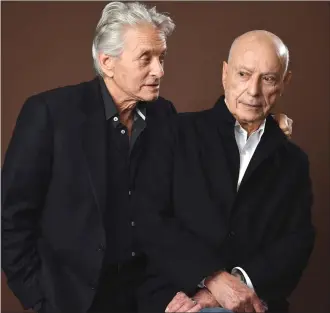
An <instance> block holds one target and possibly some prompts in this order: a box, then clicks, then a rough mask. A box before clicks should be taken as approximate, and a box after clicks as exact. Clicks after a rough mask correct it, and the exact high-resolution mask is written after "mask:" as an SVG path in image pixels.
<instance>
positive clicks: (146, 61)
mask: <svg viewBox="0 0 330 313" xmlns="http://www.w3.org/2000/svg"><path fill="white" fill-rule="evenodd" d="M140 60H141V62H142V63H143V64H148V63H150V61H151V58H148V57H143V58H141V59H140Z"/></svg>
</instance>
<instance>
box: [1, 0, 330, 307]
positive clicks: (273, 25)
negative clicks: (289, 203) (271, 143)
mask: <svg viewBox="0 0 330 313" xmlns="http://www.w3.org/2000/svg"><path fill="white" fill-rule="evenodd" d="M149 4H151V3H150V2H149ZM153 4H156V5H157V8H158V9H159V10H161V11H165V12H169V13H170V14H171V16H172V17H173V18H174V20H175V22H176V24H177V29H176V31H175V33H174V35H173V36H172V37H171V39H170V40H169V42H168V46H169V54H168V58H167V60H166V68H165V70H166V75H165V77H166V78H165V80H164V82H163V85H162V90H161V94H162V95H163V96H165V97H167V98H169V99H171V100H172V101H174V103H175V105H176V107H177V109H178V110H179V111H195V110H202V109H205V108H209V107H211V106H212V105H213V103H214V102H215V100H216V98H217V97H218V95H219V94H220V93H221V80H220V77H221V62H222V61H223V60H225V59H226V57H227V52H228V50H229V47H230V44H231V42H232V40H233V39H234V38H235V37H236V36H238V35H240V34H242V33H243V32H246V31H248V30H252V29H267V30H269V31H272V32H274V33H276V34H277V35H279V36H280V37H281V38H282V39H283V40H284V41H285V42H286V43H287V45H288V47H289V49H290V52H291V59H292V70H293V79H292V83H291V87H290V88H288V89H287V91H286V94H285V96H284V98H283V100H282V103H281V110H284V111H285V112H286V113H287V114H288V115H289V116H290V117H292V118H293V120H294V135H293V140H294V141H295V142H297V143H298V144H299V145H300V146H301V147H302V148H303V149H304V150H305V151H307V153H308V155H309V157H310V161H311V172H312V179H313V183H314V191H315V198H316V199H315V205H314V208H313V218H314V223H315V225H316V227H317V235H318V237H317V241H316V246H315V249H314V253H313V256H312V259H311V261H310V266H309V267H308V269H307V270H306V272H305V274H304V276H303V278H302V280H301V283H300V284H299V287H298V288H297V289H296V291H295V292H294V294H293V297H292V302H293V305H292V312H329V311H330V300H329V299H330V297H329V294H330V293H329V278H330V275H329V273H330V270H329V268H330V253H329V249H328V247H329V243H330V240H329V215H330V214H329V142H330V141H329V119H330V114H329V104H330V101H329V100H330V97H329V86H330V79H329V55H330V49H329V32H330V30H329V29H330V27H329V16H330V7H329V3H326V2H315V3H312V2H310V3H308V2H288V3H285V2H277V3H276V2H253V3H252V2H250V3H249V2H203V3H202V2H159V3H153ZM1 5H2V75H3V76H2V80H1V82H2V155H1V156H2V160H3V155H4V153H5V151H6V148H7V145H8V142H9V139H10V137H11V133H12V129H13V126H14V123H15V120H16V117H17V114H18V112H19V110H20V108H21V105H22V103H23V102H24V100H25V99H26V98H27V97H28V96H30V95H31V94H33V93H38V92H41V91H43V90H47V89H51V88H55V87H58V86H61V85H66V84H73V83H78V82H80V81H83V80H89V79H90V78H92V77H93V75H94V72H93V70H92V58H91V42H92V37H93V32H94V28H95V26H96V23H97V21H98V19H99V16H100V13H101V10H102V8H103V6H104V5H105V2H34V3H33V2H31V3H26V2H25V3H24V2H2V3H1ZM1 295H2V312H18V311H22V309H21V307H20V305H19V303H18V301H17V300H16V299H15V297H14V296H13V294H12V293H11V292H10V291H9V289H8V288H7V286H6V283H5V277H4V275H2V292H1Z"/></svg>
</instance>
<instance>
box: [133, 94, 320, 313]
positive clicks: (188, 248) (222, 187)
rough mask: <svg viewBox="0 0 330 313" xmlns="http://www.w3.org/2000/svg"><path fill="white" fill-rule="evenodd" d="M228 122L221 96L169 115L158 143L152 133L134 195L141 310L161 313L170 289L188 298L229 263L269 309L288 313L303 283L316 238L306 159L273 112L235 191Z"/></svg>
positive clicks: (234, 149)
mask: <svg viewBox="0 0 330 313" xmlns="http://www.w3.org/2000/svg"><path fill="white" fill-rule="evenodd" d="M234 125H235V119H234V117H233V116H232V115H231V114H230V112H229V111H228V109H227V107H226V105H225V103H224V100H223V97H222V98H220V99H219V101H218V102H217V103H216V105H215V107H214V108H212V109H210V110H207V111H203V112H197V113H187V114H179V116H175V117H174V119H173V121H172V122H171V123H168V127H166V125H163V127H161V128H159V129H160V130H161V134H157V136H154V137H155V138H157V139H156V140H153V139H152V138H153V135H155V134H153V135H152V134H149V135H150V136H151V139H150V140H153V144H150V143H149V148H150V149H148V151H147V154H146V156H145V158H144V161H145V165H144V166H142V167H140V169H141V174H138V177H140V178H141V180H139V179H138V180H137V181H138V184H137V186H138V190H137V192H136V193H135V195H136V198H135V201H136V205H137V209H136V212H138V215H137V217H136V218H137V230H140V232H139V238H140V240H141V244H142V245H143V248H144V249H145V251H146V253H147V254H148V257H149V259H150V266H149V281H148V282H147V283H146V285H145V286H144V287H143V288H144V289H143V292H144V293H145V294H148V295H149V299H150V301H149V303H145V307H144V309H145V310H147V309H150V310H155V311H162V310H164V308H165V306H166V304H167V303H168V302H169V301H170V300H171V298H172V297H173V296H174V295H175V292H177V291H179V290H182V291H184V292H186V293H188V294H193V293H194V292H195V289H196V286H197V284H198V283H199V282H200V281H201V280H202V279H203V278H204V277H206V276H207V275H210V274H212V273H213V272H215V271H217V270H220V269H227V270H228V271H230V270H231V269H232V268H233V267H235V266H240V267H242V268H243V269H244V270H245V271H246V272H247V274H248V275H249V277H250V278H251V280H252V283H253V285H254V287H255V289H256V292H257V294H258V295H259V297H261V298H262V299H264V300H265V301H267V302H268V303H269V307H270V309H271V308H273V309H278V308H281V309H284V307H285V306H286V301H285V299H286V298H287V297H288V296H289V295H290V293H291V292H292V290H293V289H294V288H295V286H296V285H297V283H298V281H299V278H300V276H301V274H302V271H303V269H304V268H305V266H306V264H307V261H308V258H309V255H310V253H311V251H312V247H313V241H314V231H313V227H312V224H311V206H312V190H311V182H310V177H309V165H308V159H307V156H306V154H305V153H304V152H303V151H302V150H301V149H300V148H299V147H297V146H296V145H295V144H294V143H292V142H291V141H289V140H288V139H287V138H286V137H285V135H284V134H283V133H282V131H281V130H280V128H279V127H278V125H277V123H276V122H275V121H274V120H273V118H272V117H271V116H269V117H268V118H267V122H266V128H265V132H264V134H263V136H262V139H261V142H260V143H259V145H258V147H257V149H256V151H255V153H254V155H253V158H252V160H251V162H250V164H249V166H248V169H247V171H246V173H245V176H244V178H243V180H242V183H241V185H240V189H239V191H238V192H237V188H236V186H237V181H238V173H239V152H238V148H237V144H236V141H235V136H234ZM159 138H162V140H160V139H159ZM146 216H148V219H146V218H144V217H146ZM139 217H140V218H139ZM146 298H148V297H146Z"/></svg>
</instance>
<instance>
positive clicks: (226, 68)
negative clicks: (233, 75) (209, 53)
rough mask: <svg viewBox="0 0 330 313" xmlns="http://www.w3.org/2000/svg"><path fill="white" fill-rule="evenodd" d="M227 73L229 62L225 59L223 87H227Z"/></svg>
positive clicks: (223, 64)
mask: <svg viewBox="0 0 330 313" xmlns="http://www.w3.org/2000/svg"><path fill="white" fill-rule="evenodd" d="M227 74H228V64H227V62H226V61H223V63H222V86H223V89H226V83H227Z"/></svg>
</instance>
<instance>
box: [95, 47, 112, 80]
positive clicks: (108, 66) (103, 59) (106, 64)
mask: <svg viewBox="0 0 330 313" xmlns="http://www.w3.org/2000/svg"><path fill="white" fill-rule="evenodd" d="M99 63H100V66H101V68H102V70H103V72H104V73H105V74H106V75H107V76H108V77H110V78H112V77H113V75H114V68H115V58H114V57H112V56H110V55H108V54H105V53H103V52H100V53H99Z"/></svg>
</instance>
